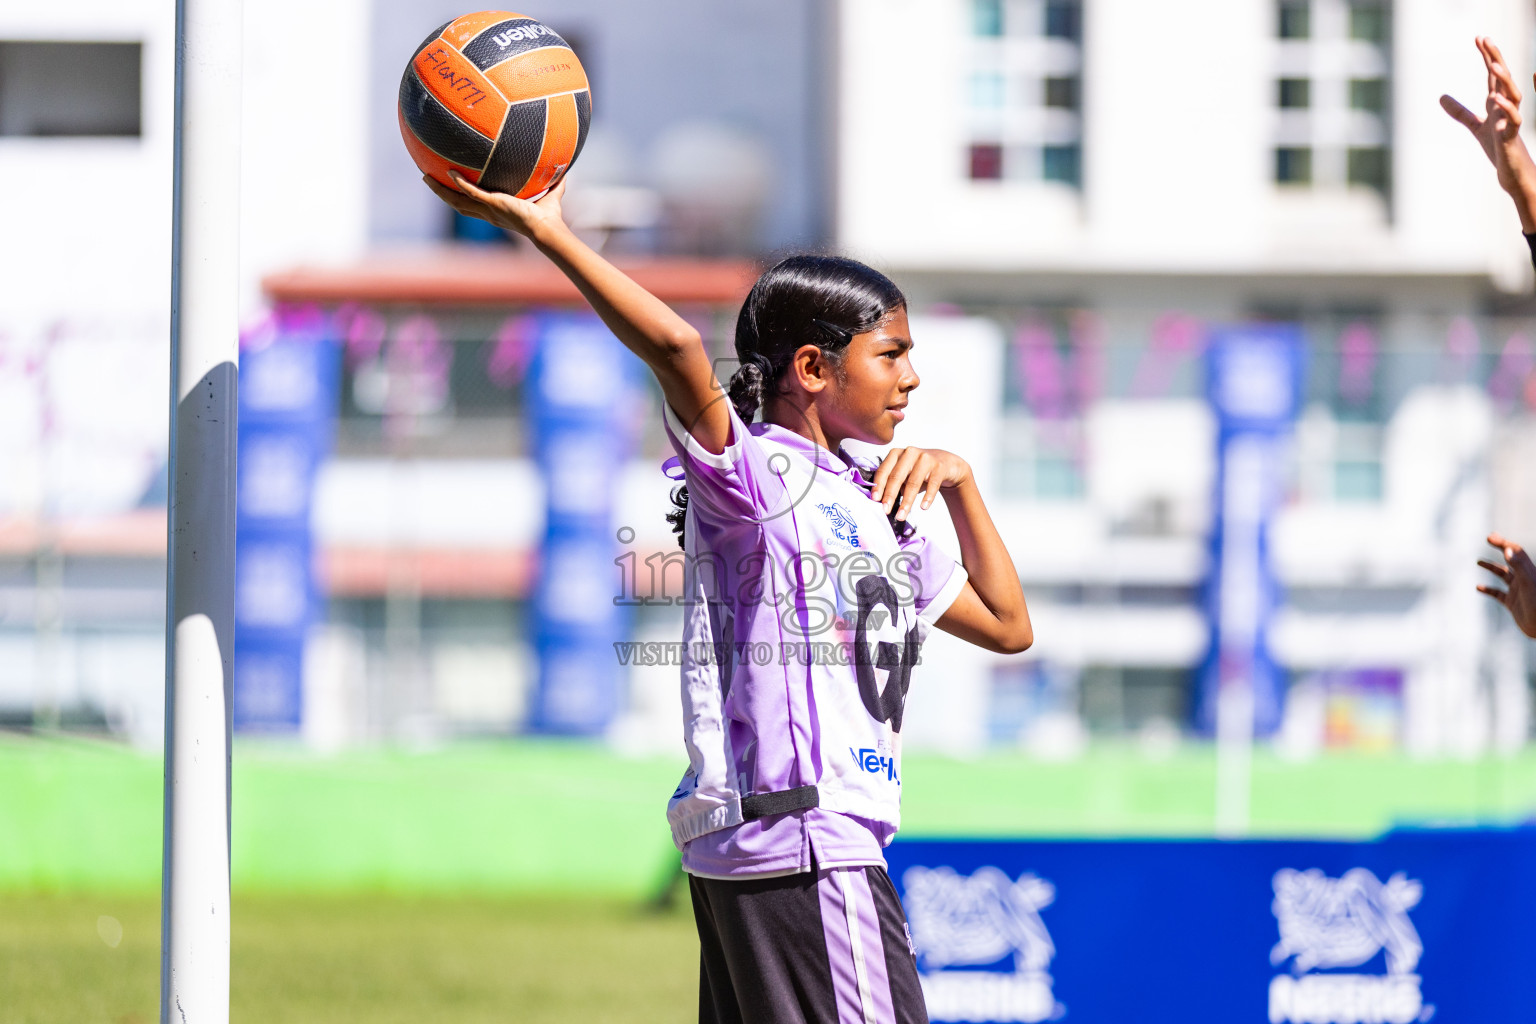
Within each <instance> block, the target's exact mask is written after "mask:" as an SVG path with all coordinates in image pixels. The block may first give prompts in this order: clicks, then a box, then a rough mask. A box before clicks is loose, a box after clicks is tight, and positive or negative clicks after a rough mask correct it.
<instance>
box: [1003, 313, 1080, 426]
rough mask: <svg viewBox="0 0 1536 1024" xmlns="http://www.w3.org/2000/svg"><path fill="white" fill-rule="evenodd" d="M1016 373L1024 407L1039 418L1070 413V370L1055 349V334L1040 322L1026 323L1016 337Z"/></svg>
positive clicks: (1014, 346) (1014, 339)
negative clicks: (1068, 377)
mask: <svg viewBox="0 0 1536 1024" xmlns="http://www.w3.org/2000/svg"><path fill="white" fill-rule="evenodd" d="M1013 351H1014V360H1013V365H1014V372H1015V373H1016V374H1017V379H1016V380H1015V381H1014V384H1015V385H1016V386H1017V387H1018V390H1019V394H1020V396H1022V397H1023V399H1024V404H1025V405H1026V406H1028V407H1029V411H1030V412H1032V413H1034V414H1035V415H1036V416H1040V417H1044V418H1048V419H1053V418H1056V417H1060V416H1065V415H1066V414H1067V367H1066V365H1065V362H1064V361H1063V359H1062V357H1061V353H1060V352H1059V351H1058V350H1057V348H1056V335H1055V332H1053V331H1052V330H1051V329H1050V328H1049V327H1048V326H1046V325H1045V324H1043V323H1041V322H1040V321H1038V320H1026V321H1025V322H1024V323H1023V324H1022V325H1020V327H1019V330H1018V333H1017V334H1016V335H1014V338H1013Z"/></svg>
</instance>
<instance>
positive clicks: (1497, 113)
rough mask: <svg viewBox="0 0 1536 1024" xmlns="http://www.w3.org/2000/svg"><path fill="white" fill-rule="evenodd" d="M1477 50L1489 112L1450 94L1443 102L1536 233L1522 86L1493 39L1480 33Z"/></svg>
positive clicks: (1534, 173)
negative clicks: (1523, 132) (1484, 72)
mask: <svg viewBox="0 0 1536 1024" xmlns="http://www.w3.org/2000/svg"><path fill="white" fill-rule="evenodd" d="M1477 51H1478V53H1479V54H1481V55H1482V58H1483V66H1484V68H1485V69H1486V70H1487V72H1488V97H1487V100H1486V101H1485V103H1484V107H1485V111H1486V113H1485V116H1483V117H1479V116H1478V115H1476V114H1474V113H1473V112H1472V111H1470V110H1468V109H1467V108H1466V107H1464V106H1462V105H1461V104H1460V103H1458V102H1457V101H1456V100H1455V99H1453V98H1451V97H1450V96H1441V97H1440V106H1441V108H1442V109H1443V110H1444V111H1445V112H1446V113H1447V114H1449V115H1451V117H1453V118H1455V119H1456V121H1457V122H1458V123H1460V124H1461V125H1463V126H1464V127H1465V128H1466V129H1467V131H1469V132H1471V133H1472V137H1473V138H1475V139H1477V142H1478V145H1480V146H1482V148H1483V154H1484V155H1485V156H1487V157H1488V161H1489V162H1490V163H1492V164H1493V168H1494V171H1495V172H1496V173H1497V174H1498V178H1499V186H1500V187H1501V188H1503V189H1504V191H1505V192H1507V193H1509V197H1510V198H1511V199H1513V200H1514V202H1515V210H1516V212H1517V213H1518V214H1519V216H1520V229H1521V230H1522V231H1524V232H1525V233H1526V234H1528V235H1529V234H1536V162H1533V161H1532V159H1531V154H1530V152H1529V151H1528V150H1527V149H1526V147H1525V142H1524V140H1523V139H1521V138H1520V124H1521V118H1520V101H1521V99H1522V97H1521V95H1520V89H1519V87H1518V86H1516V85H1515V80H1514V77H1513V76H1512V75H1511V74H1510V70H1509V65H1508V64H1507V63H1506V62H1505V60H1504V54H1503V53H1502V52H1501V51H1500V50H1499V48H1498V47H1497V46H1495V45H1494V42H1493V40H1491V39H1489V38H1487V37H1486V36H1479V37H1478V38H1477Z"/></svg>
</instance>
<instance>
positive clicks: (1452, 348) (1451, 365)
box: [1445, 316, 1482, 380]
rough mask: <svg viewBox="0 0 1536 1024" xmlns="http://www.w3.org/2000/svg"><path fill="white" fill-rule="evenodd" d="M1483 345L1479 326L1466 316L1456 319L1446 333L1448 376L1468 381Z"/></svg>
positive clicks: (1452, 378) (1453, 319)
mask: <svg viewBox="0 0 1536 1024" xmlns="http://www.w3.org/2000/svg"><path fill="white" fill-rule="evenodd" d="M1481 348H1482V343H1481V342H1480V341H1479V340H1478V337H1477V326H1476V325H1475V324H1473V323H1472V321H1471V319H1470V318H1468V317H1464V316H1458V317H1454V318H1452V320H1451V325H1450V327H1449V328H1447V330H1446V332H1445V354H1446V357H1447V363H1448V365H1447V367H1446V370H1447V376H1448V377H1449V378H1450V379H1451V380H1466V379H1467V377H1468V376H1470V375H1471V373H1472V368H1473V366H1474V365H1475V364H1476V362H1477V354H1478V351H1479V349H1481Z"/></svg>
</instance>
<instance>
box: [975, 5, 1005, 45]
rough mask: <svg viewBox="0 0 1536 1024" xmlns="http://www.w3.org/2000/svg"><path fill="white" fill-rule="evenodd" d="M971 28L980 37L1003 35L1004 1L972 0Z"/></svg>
mask: <svg viewBox="0 0 1536 1024" xmlns="http://www.w3.org/2000/svg"><path fill="white" fill-rule="evenodd" d="M971 19H972V20H971V27H972V31H974V32H975V34H976V35H978V36H986V37H988V38H991V37H995V36H1000V35H1002V34H1003V0H971Z"/></svg>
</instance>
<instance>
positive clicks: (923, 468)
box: [869, 448, 971, 520]
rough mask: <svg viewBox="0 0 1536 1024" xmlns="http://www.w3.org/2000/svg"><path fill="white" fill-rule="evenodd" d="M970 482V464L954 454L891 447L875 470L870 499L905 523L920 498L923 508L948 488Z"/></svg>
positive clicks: (927, 449) (937, 450)
mask: <svg viewBox="0 0 1536 1024" xmlns="http://www.w3.org/2000/svg"><path fill="white" fill-rule="evenodd" d="M970 479H971V465H970V463H968V462H966V461H965V460H964V459H962V458H961V457H960V456H958V455H956V454H954V453H953V452H946V451H943V450H941V449H938V448H892V449H891V450H890V451H888V452H886V454H885V458H884V459H883V460H882V461H881V463H880V468H879V469H877V470H875V479H874V481H873V482H872V483H871V485H870V488H869V496H870V497H871V498H874V499H875V500H876V501H878V502H880V503H881V504H882V505H883V506H885V512H886V514H887V515H889V514H890V512H891V509H892V508H893V507H895V508H896V518H897V519H898V520H905V519H906V518H907V513H909V512H911V511H912V506H913V504H914V503H915V502H916V501H917V496H918V495H919V494H921V495H922V496H923V508H927V507H929V506H930V505H932V504H933V499H934V498H936V497H938V496H939V491H940V489H942V488H945V487H959V486H960V485H961V484H964V483H967V482H969V481H970Z"/></svg>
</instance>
